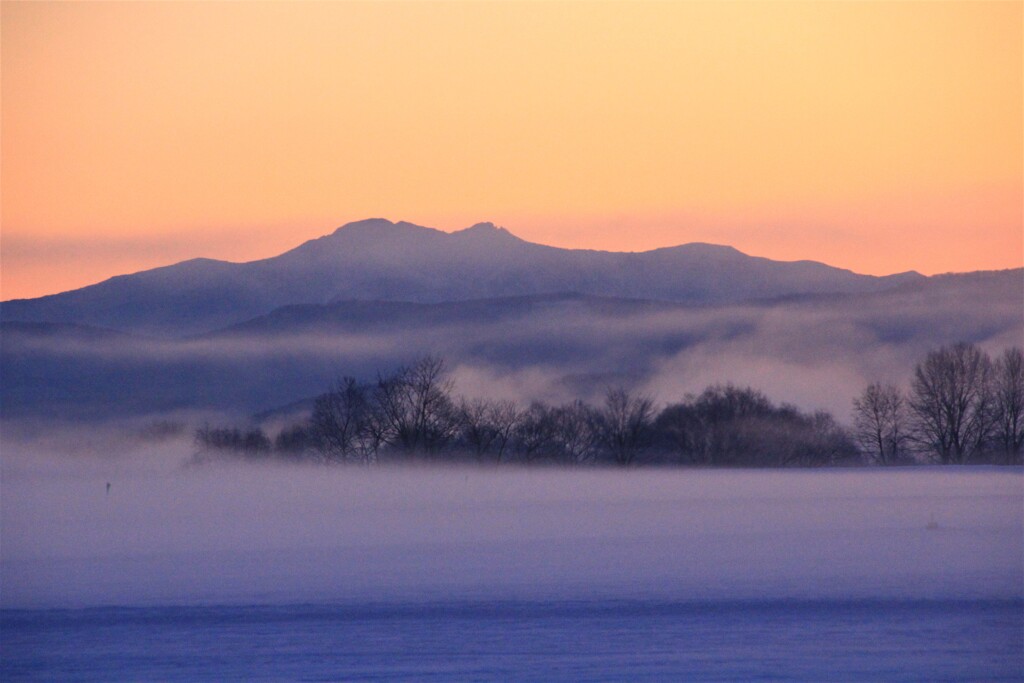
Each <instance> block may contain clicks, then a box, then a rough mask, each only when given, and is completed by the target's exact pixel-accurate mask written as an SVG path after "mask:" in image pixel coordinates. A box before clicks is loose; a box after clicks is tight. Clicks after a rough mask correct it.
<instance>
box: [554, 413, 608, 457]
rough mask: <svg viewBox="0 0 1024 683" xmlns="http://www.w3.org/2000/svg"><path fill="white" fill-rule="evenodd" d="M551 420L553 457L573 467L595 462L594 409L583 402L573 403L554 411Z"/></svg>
mask: <svg viewBox="0 0 1024 683" xmlns="http://www.w3.org/2000/svg"><path fill="white" fill-rule="evenodd" d="M551 419H552V437H553V441H554V446H555V451H554V453H553V455H554V456H555V457H556V458H557V459H558V460H561V461H563V462H567V463H569V464H571V465H581V464H584V463H589V462H593V461H594V458H595V457H596V455H597V454H596V448H595V447H596V446H597V434H596V430H595V429H594V427H595V424H596V422H597V420H596V415H595V413H594V409H593V408H591V407H590V406H588V405H587V404H586V403H584V402H583V401H573V402H572V403H567V404H565V405H561V406H558V407H557V408H554V409H552V411H551Z"/></svg>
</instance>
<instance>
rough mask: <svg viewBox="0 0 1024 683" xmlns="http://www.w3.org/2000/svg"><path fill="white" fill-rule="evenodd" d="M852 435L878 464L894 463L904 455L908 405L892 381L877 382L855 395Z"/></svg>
mask: <svg viewBox="0 0 1024 683" xmlns="http://www.w3.org/2000/svg"><path fill="white" fill-rule="evenodd" d="M853 425H854V433H853V437H854V439H855V441H856V442H857V445H858V446H859V447H860V449H861V451H862V452H863V453H866V454H867V455H868V457H869V458H870V459H871V460H872V461H873V462H874V463H875V464H876V465H894V464H896V463H898V462H900V461H901V460H903V459H904V457H905V455H906V453H905V451H906V446H907V440H908V438H909V435H908V433H907V405H906V401H905V399H904V398H903V393H902V392H901V391H900V390H899V388H898V387H896V386H895V385H893V384H880V383H878V382H875V383H873V384H870V385H868V387H867V388H866V389H864V393H862V394H861V395H860V396H859V397H857V398H855V399H853Z"/></svg>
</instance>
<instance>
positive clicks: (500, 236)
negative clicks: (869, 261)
mask: <svg viewBox="0 0 1024 683" xmlns="http://www.w3.org/2000/svg"><path fill="white" fill-rule="evenodd" d="M924 279H925V278H924V277H923V276H921V275H919V274H917V273H904V274H901V275H893V276H888V277H873V276H868V275H859V274H856V273H853V272H851V271H848V270H842V269H839V268H833V267H830V266H827V265H824V264H821V263H816V262H812V261H798V262H780V261H771V260H768V259H765V258H758V257H752V256H747V255H745V254H742V253H741V252H739V251H737V250H735V249H733V248H731V247H725V246H715V245H710V244H687V245H682V246H678V247H671V248H666V249H656V250H654V251H647V252H642V253H619V252H602V251H586V250H571V249H558V248H555V247H548V246H543V245H539V244H533V243H530V242H526V241H524V240H521V239H519V238H517V237H515V236H514V235H512V234H511V233H509V232H508V231H507V230H505V229H503V228H498V227H495V226H494V225H492V224H490V223H481V224H478V225H475V226H473V227H471V228H468V229H466V230H462V231H459V232H455V233H451V234H449V233H445V232H441V231H438V230H434V229H431V228H425V227H420V226H417V225H412V224H410V223H392V222H390V221H387V220H384V219H371V220H365V221H359V222H356V223H350V224H348V225H346V226H344V227H342V228H339V229H338V230H336V231H335V232H334V233H332V234H330V235H327V236H325V237H321V238H318V239H314V240H311V241H309V242H306V243H304V244H302V245H300V246H299V247H297V248H295V249H292V250H291V251H288V252H286V253H284V254H281V255H280V256H276V257H273V258H269V259H264V260H260V261H252V262H249V263H229V262H225V261H215V260H211V259H193V260H190V261H185V262H182V263H178V264H175V265H172V266H166V267H162V268H155V269H152V270H147V271H143V272H140V273H135V274H133V275H122V276H118V277H114V278H111V279H109V280H106V281H104V282H101V283H99V284H95V285H91V286H89V287H83V288H81V289H77V290H74V291H70V292H64V293H62V294H55V295H52V296H45V297H40V298H37V299H23V300H12V301H6V302H4V303H3V304H2V305H0V319H2V320H6V321H28V322H51V323H73V324H80V325H93V326H99V327H107V328H112V329H118V330H124V331H135V332H143V333H147V334H157V335H163V336H172V337H178V336H188V335H194V334H199V333H203V332H208V331H211V330H214V329H217V328H221V327H225V326H228V325H232V324H236V323H241V322H244V321H245V320H248V319H251V318H253V317H255V316H258V315H262V314H265V313H269V312H270V311H272V310H274V309H276V308H279V307H282V306H288V305H294V304H317V305H322V304H330V303H332V302H336V301H351V300H363V301H374V300H383V301H406V302H420V303H430V302H445V301H464V300H473V299H485V298H493V297H515V296H535V295H547V294H555V293H564V292H574V293H579V294H586V295H592V296H601V297H619V298H638V299H639V298H642V299H651V300H662V301H671V302H680V303H688V304H702V305H716V304H724V303H736V302H740V301H747V300H752V299H766V298H767V299H771V298H776V297H781V296H790V295H801V294H824V293H861V292H873V291H880V290H884V289H888V288H891V287H893V286H896V285H900V284H906V283H913V282H918V281H922V280H924Z"/></svg>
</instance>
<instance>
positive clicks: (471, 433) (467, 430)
mask: <svg viewBox="0 0 1024 683" xmlns="http://www.w3.org/2000/svg"><path fill="white" fill-rule="evenodd" d="M491 413H492V407H491V403H490V402H489V401H486V400H484V399H480V398H475V399H466V398H462V399H460V400H459V408H458V416H459V426H460V436H461V441H462V442H463V443H464V444H465V445H466V446H468V447H469V448H470V449H471V450H472V451H473V454H474V455H476V459H477V460H478V461H481V462H482V461H483V460H484V458H485V457H486V455H487V453H488V452H489V451H490V450H491V447H492V445H493V444H494V442H495V440H496V439H497V438H498V433H497V430H496V429H495V427H494V424H493V423H492V420H491Z"/></svg>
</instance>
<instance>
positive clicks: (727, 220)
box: [0, 1, 1024, 299]
mask: <svg viewBox="0 0 1024 683" xmlns="http://www.w3.org/2000/svg"><path fill="white" fill-rule="evenodd" d="M1022 8H1024V3H1021V2H996V3H985V2H812V3H787V2H757V3H745V2H714V3H690V2H678V3H673V2H662V3H613V2H602V3H593V4H592V3H585V2H560V3H554V2H531V3H520V2H500V3H499V2H487V3H484V2H480V3H472V2H447V3H431V2H416V3H398V2H387V3H354V2H345V3H280V4H278V3H248V2H239V3H226V2H219V3H213V2H202V3H185V2H165V3H146V2H132V3H96V4H93V3H85V2H79V3H45V2H32V3H22V2H6V1H5V2H3V4H2V17H0V21H2V23H0V34H2V35H0V42H2V56H0V57H2V62H0V64H2V169H0V170H2V176H0V180H2V234H0V239H2V243H0V258H2V278H0V286H2V292H0V294H2V298H3V299H11V298H19V297H29V296H38V295H42V294H47V293H53V292H58V291H63V290H66V289H70V288H73V287H78V286H82V285H85V284H90V283H92V282H96V281H99V280H101V279H104V278H106V277H109V276H111V275H115V274H119V273H125V272H132V271H136V270H140V269H143V268H148V267H153V266H157V265H164V264H167V263H171V262H174V261H179V260H182V259H185V258H190V257H195V256H208V257H213V258H223V259H228V260H249V259H254V258H261V257H266V256H271V255H274V254H276V253H279V252H281V251H284V250H285V249H288V248H290V247H293V246H295V245H297V244H299V243H300V242H302V241H304V240H306V239H310V238H313V237H317V236H319V235H322V234H325V233H327V232H330V231H332V230H333V229H334V228H336V227H337V226H338V225H341V224H343V223H346V222H349V221H352V220H358V219H362V218H367V217H371V216H383V217H387V218H390V219H392V220H407V221H410V222H413V223H418V224H421V225H428V226H432V227H437V228H440V229H443V230H456V229H459V228H463V227H467V226H469V225H471V224H472V223H476V222H478V221H493V222H495V223H498V224H500V225H504V226H505V227H507V228H509V229H510V230H511V231H512V232H513V233H515V234H517V235H519V236H520V237H523V238H524V239H528V240H531V241H536V242H542V243H545V244H552V245H557V246H565V247H579V248H596V249H611V250H622V251H639V250H645V249H651V248H655V247H659V246H668V245H674V244H681V243H685V242H693V241H704V242H714V243H722V244H731V245H733V246H735V247H737V248H739V249H741V250H742V251H745V252H747V253H751V254H755V255H759V256H767V257H770V258H776V259H785V260H792V259H804V258H807V259H814V260H819V261H824V262H827V263H830V264H833V265H837V266H841V267H845V268H851V269H853V270H856V271H859V272H865V273H876V274H883V273H892V272H899V271H904V270H910V269H914V270H918V271H921V272H924V273H928V274H931V273H936V272H946V271H967V270H978V269H995V268H1009V267H1017V266H1021V265H1022V262H1024V136H1022V129H1024V108H1022V104H1024V90H1022V83H1024V53H1022V42H1024V41H1022V36H1024V13H1022Z"/></svg>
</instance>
